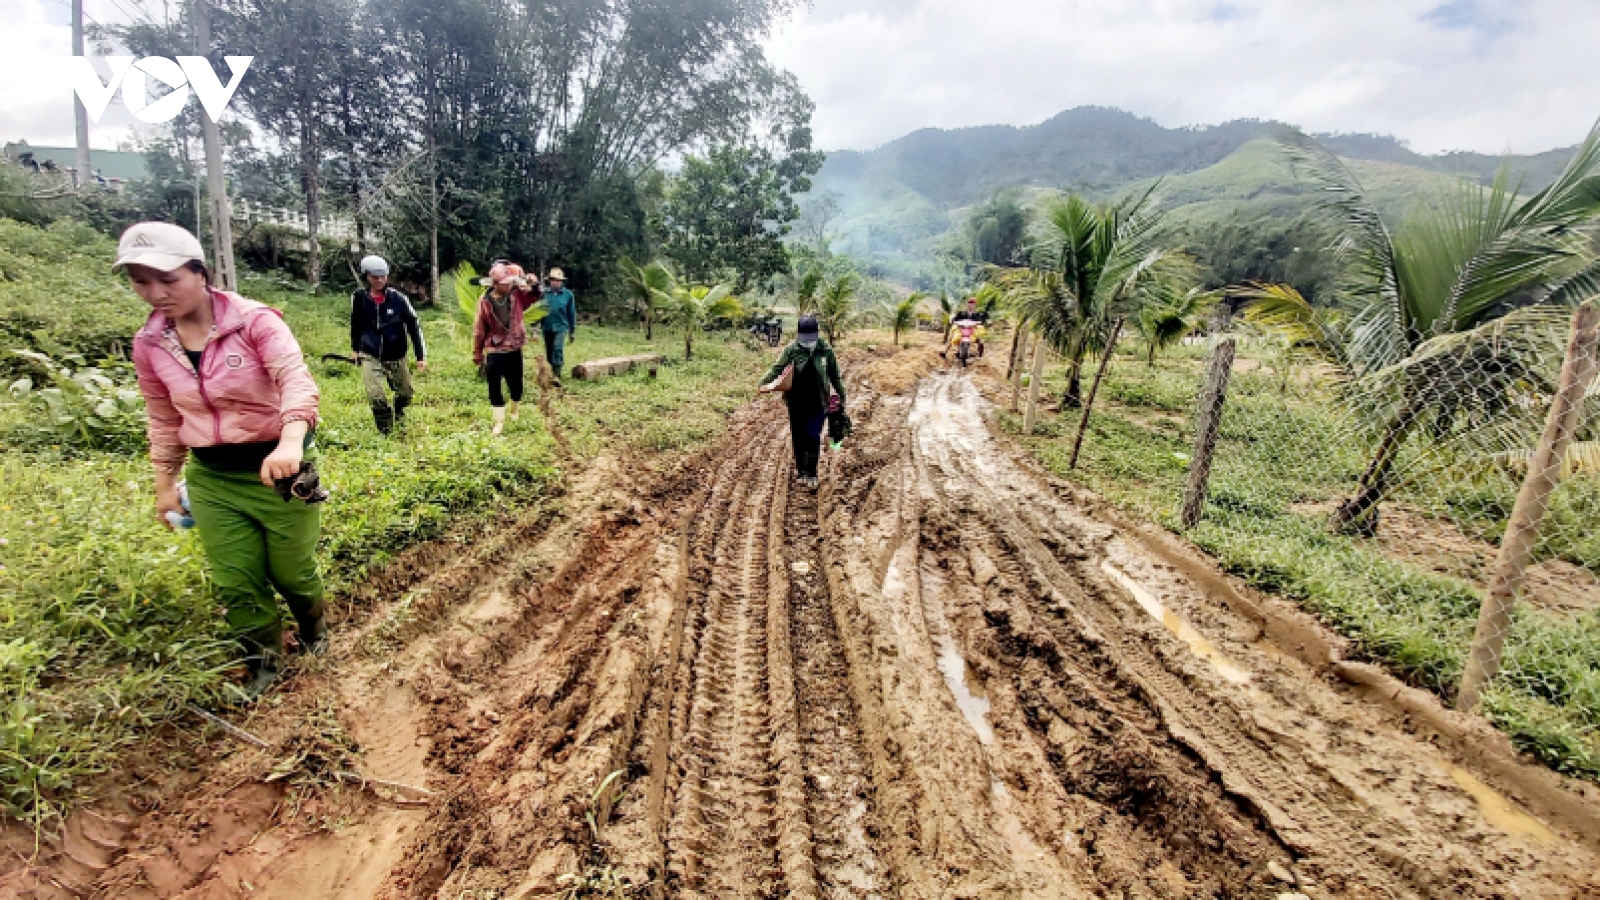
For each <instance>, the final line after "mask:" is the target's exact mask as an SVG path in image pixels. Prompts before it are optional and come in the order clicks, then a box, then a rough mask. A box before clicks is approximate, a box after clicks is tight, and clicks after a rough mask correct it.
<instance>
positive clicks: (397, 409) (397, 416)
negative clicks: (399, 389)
mask: <svg viewBox="0 0 1600 900" xmlns="http://www.w3.org/2000/svg"><path fill="white" fill-rule="evenodd" d="M410 405H411V401H410V400H409V399H408V400H402V399H400V398H399V397H396V398H395V399H394V424H395V425H396V426H398V425H400V424H401V423H402V422H404V421H405V418H406V407H408V406H410Z"/></svg>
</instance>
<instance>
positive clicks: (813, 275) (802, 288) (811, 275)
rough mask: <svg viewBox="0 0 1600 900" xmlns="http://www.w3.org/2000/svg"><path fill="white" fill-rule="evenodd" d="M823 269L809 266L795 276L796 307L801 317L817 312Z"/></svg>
mask: <svg viewBox="0 0 1600 900" xmlns="http://www.w3.org/2000/svg"><path fill="white" fill-rule="evenodd" d="M822 281H823V276H822V269H821V267H819V266H815V265H812V266H807V267H805V268H804V269H802V270H800V271H798V272H796V273H795V276H794V305H795V309H796V311H797V312H798V313H799V314H800V315H802V316H803V315H805V314H806V313H811V312H816V311H817V295H818V293H819V292H820V291H821V290H822Z"/></svg>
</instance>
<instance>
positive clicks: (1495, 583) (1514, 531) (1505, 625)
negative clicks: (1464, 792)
mask: <svg viewBox="0 0 1600 900" xmlns="http://www.w3.org/2000/svg"><path fill="white" fill-rule="evenodd" d="M1597 338H1600V307H1596V306H1595V305H1594V301H1592V300H1591V301H1590V302H1588V303H1585V304H1583V305H1582V306H1580V307H1578V308H1577V309H1576V310H1575V311H1574V312H1573V313H1572V333H1571V336H1570V337H1569V338H1568V339H1567V353H1566V357H1565V359H1564V360H1563V361H1562V363H1561V381H1560V383H1559V385H1558V387H1557V388H1556V395H1555V398H1554V399H1553V400H1551V402H1550V413H1549V415H1548V416H1547V417H1546V418H1545V424H1544V434H1543V435H1542V436H1541V437H1540V438H1539V446H1538V448H1537V449H1535V450H1534V453H1533V458H1532V459H1531V460H1529V461H1528V474H1527V476H1526V477H1525V478H1523V481H1522V489H1521V490H1520V491H1518V492H1517V502H1516V505H1515V506H1513V507H1512V508H1511V521H1510V522H1509V523H1507V525H1506V534H1505V537H1504V538H1502V539H1501V541H1500V552H1499V554H1498V555H1497V556H1496V557H1495V562H1494V571H1493V573H1492V574H1491V575H1490V576H1489V590H1488V592H1487V593H1486V594H1485V595H1484V598H1483V607H1482V608H1481V609H1480V610H1479V611H1478V627H1477V630H1476V631H1475V632H1474V633H1473V635H1472V652H1471V653H1470V654H1469V655H1468V657H1467V666H1466V670H1465V671H1464V672H1462V675H1461V689H1460V693H1458V694H1457V695H1456V709H1459V710H1462V711H1464V712H1471V711H1473V710H1475V709H1477V708H1478V701H1479V699H1480V697H1481V696H1482V693H1483V688H1484V686H1485V685H1487V684H1488V683H1489V682H1490V681H1491V680H1492V679H1493V678H1494V676H1495V674H1496V673H1498V672H1499V671H1500V654H1501V651H1502V650H1503V649H1504V647H1505V640H1506V632H1507V631H1508V630H1509V629H1510V627H1511V610H1512V607H1514V606H1515V605H1516V602H1517V595H1518V593H1520V592H1521V590H1522V582H1523V579H1524V578H1525V576H1526V575H1527V572H1528V563H1529V561H1530V560H1531V559H1532V557H1533V545H1534V542H1535V540H1537V539H1538V536H1539V522H1540V520H1541V519H1543V518H1544V514H1545V507H1546V501H1547V500H1548V499H1549V497H1550V492H1551V491H1553V490H1555V486H1556V483H1557V482H1558V481H1560V480H1561V470H1562V466H1563V464H1564V463H1565V457H1566V455H1567V445H1568V444H1570V443H1571V442H1572V433H1573V432H1574V431H1575V430H1577V426H1578V418H1579V414H1580V413H1581V412H1582V406H1583V397H1584V393H1585V392H1586V391H1587V390H1588V387H1589V382H1590V381H1592V380H1593V378H1594V374H1595V369H1596V359H1595V349H1596V340H1597Z"/></svg>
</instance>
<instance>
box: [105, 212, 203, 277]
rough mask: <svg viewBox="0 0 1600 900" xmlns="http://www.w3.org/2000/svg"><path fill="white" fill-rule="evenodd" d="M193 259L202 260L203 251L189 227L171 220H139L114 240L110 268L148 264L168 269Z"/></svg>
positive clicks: (159, 269)
mask: <svg viewBox="0 0 1600 900" xmlns="http://www.w3.org/2000/svg"><path fill="white" fill-rule="evenodd" d="M196 260H198V261H200V262H202V263H203V262H205V261H206V251H205V248H204V247H201V246H200V239H199V238H197V237H195V236H194V235H193V234H191V233H190V232H189V229H187V228H184V227H183V226H181V225H174V224H172V223H171V222H139V223H138V224H136V225H130V226H129V227H128V230H127V231H124V232H123V233H122V238H121V239H120V240H118V241H117V261H116V262H114V263H112V264H111V268H113V269H120V268H122V267H123V266H149V267H150V268H152V269H156V270H158V271H161V272H171V271H172V270H174V269H178V268H181V267H182V266H183V265H184V264H186V263H190V262H194V261H196Z"/></svg>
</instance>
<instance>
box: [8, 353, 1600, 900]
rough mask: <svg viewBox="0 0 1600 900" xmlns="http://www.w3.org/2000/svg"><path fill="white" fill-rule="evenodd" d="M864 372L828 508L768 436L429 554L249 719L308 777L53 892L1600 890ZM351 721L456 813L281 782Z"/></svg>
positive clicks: (739, 433)
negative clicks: (324, 729) (796, 479)
mask: <svg viewBox="0 0 1600 900" xmlns="http://www.w3.org/2000/svg"><path fill="white" fill-rule="evenodd" d="M894 365H899V366H901V370H897V371H895V372H891V371H890V368H892V366H894ZM856 368H857V371H856V372H855V373H854V374H855V377H854V378H853V380H854V381H855V382H856V384H857V389H856V391H855V392H854V396H853V397H852V406H853V411H854V412H855V414H856V417H857V426H858V431H857V435H856V437H855V438H853V439H852V441H851V446H850V447H849V448H847V449H846V450H844V451H842V452H837V453H830V454H827V456H826V459H825V462H824V470H823V486H822V489H821V490H820V491H819V492H816V493H811V492H808V491H804V490H802V489H800V488H799V487H797V486H796V485H795V484H794V483H793V481H792V478H791V477H790V475H789V468H788V450H787V431H786V428H785V425H784V423H783V422H782V421H781V416H780V415H779V413H778V411H776V410H775V409H774V408H773V407H770V406H767V407H760V408H752V409H750V410H746V411H743V412H741V413H740V414H739V415H737V416H736V417H735V420H734V422H733V423H732V429H731V433H730V434H729V436H728V437H727V438H726V439H725V440H724V441H723V442H722V443H721V444H720V445H719V446H718V448H716V449H715V450H714V451H713V452H710V453H707V454H705V455H704V456H702V457H699V458H697V459H696V460H693V461H691V462H689V463H687V464H685V465H684V466H683V467H681V468H680V469H678V470H676V471H674V472H672V473H670V474H667V475H664V476H662V477H660V478H658V479H656V483H655V484H654V485H653V486H652V487H649V488H646V489H637V490H636V489H630V488H627V487H624V486H623V485H624V484H625V482H626V481H627V479H625V478H623V477H621V472H620V471H619V469H618V467H617V466H615V465H612V466H609V467H608V466H606V465H601V466H599V467H598V468H596V469H594V470H591V472H590V473H589V474H588V475H587V476H586V479H587V481H586V483H585V484H582V485H579V486H578V487H577V488H576V489H575V491H574V497H575V498H581V500H582V503H581V504H580V505H581V506H582V507H583V508H582V509H580V510H579V511H578V512H576V513H574V514H573V515H571V516H570V517H567V518H562V519H556V520H553V521H552V520H548V519H545V518H541V517H540V516H539V515H537V514H533V513H530V514H529V516H528V517H527V519H526V520H525V521H524V522H523V523H521V524H520V525H519V526H517V527H516V528H514V529H511V530H510V531H508V532H506V533H504V534H502V535H501V536H500V538H499V539H498V540H495V541H488V542H484V543H482V544H480V545H477V546H476V549H473V550H471V551H463V552H460V553H456V554H445V555H443V556H439V557H429V556H424V557H421V558H419V559H417V560H413V562H414V563H415V565H414V567H413V568H412V569H411V570H409V571H410V573H411V574H410V576H409V578H410V580H409V581H408V582H406V583H405V584H403V585H400V586H399V587H402V588H404V590H403V591H401V590H397V591H396V593H397V594H398V595H401V596H402V598H401V599H398V600H394V601H392V602H389V603H387V604H379V605H377V606H375V607H374V608H373V610H372V611H371V613H370V614H369V615H368V616H367V617H366V618H365V619H364V620H363V621H362V622H361V623H359V624H357V623H352V625H351V627H348V628H345V629H342V630H341V633H340V636H339V640H338V643H337V645H336V647H335V650H334V652H333V654H332V657H331V659H330V660H329V664H328V665H327V667H326V669H325V670H324V671H321V672H311V673H306V674H304V675H302V676H301V677H300V678H299V679H298V680H297V682H296V687H295V689H294V690H293V691H292V692H291V693H290V694H289V695H288V696H286V697H285V699H284V700H283V702H282V703H281V704H280V705H279V706H277V707H275V708H273V709H267V710H263V711H261V712H259V713H258V714H257V716H256V718H255V719H254V720H253V721H252V722H251V723H248V724H249V725H250V727H252V728H254V729H256V730H257V731H258V732H259V733H260V734H261V735H262V736H263V737H264V738H265V739H266V740H268V741H269V742H270V743H272V744H273V745H274V749H273V750H271V751H259V750H255V749H251V748H239V749H229V750H226V751H221V750H219V753H221V754H222V756H221V758H220V759H219V760H216V761H214V763H213V764H212V765H213V767H212V770H211V773H210V774H209V775H207V776H206V777H205V778H204V779H203V780H202V782H201V783H200V784H199V785H198V786H196V787H193V788H191V789H190V790H188V791H187V793H185V794H184V795H182V796H178V797H174V798H172V799H171V800H170V802H168V803H166V804H164V805H163V806H162V807H160V808H158V809H156V810H154V811H152V812H148V813H145V814H143V815H142V816H138V817H125V818H123V819H110V818H108V819H107V822H102V823H100V824H97V825H95V826H94V828H91V829H90V830H91V831H92V832H93V835H91V836H92V837H93V838H94V839H93V840H92V841H85V840H81V839H80V840H77V841H76V844H75V845H74V846H76V848H77V849H76V850H75V851H74V849H73V846H68V847H67V848H66V849H65V850H63V851H62V852H60V853H58V854H56V855H55V856H54V857H52V859H53V861H54V863H53V865H54V868H53V869H51V871H50V872H49V874H50V877H51V879H53V880H50V879H46V880H40V879H38V878H35V881H34V885H35V886H34V887H33V888H31V890H32V891H33V892H34V894H35V895H37V896H52V897H54V896H71V895H78V896H89V895H98V896H116V897H124V896H127V897H243V896H249V897H258V898H259V897H273V898H277V897H282V898H305V897H317V898H333V897H338V898H367V897H385V898H449V900H468V898H481V900H489V898H495V900H504V898H521V897H536V896H547V895H564V896H612V895H615V896H634V895H637V896H652V895H653V896H658V897H685V898H689V897H694V898H729V900H732V898H778V897H797V898H829V900H833V898H874V897H876V898H930V900H931V898H941V897H1041V898H1058V897H1059V898H1080V897H1081V898H1091V897H1095V898H1099V897H1107V898H1152V900H1154V898H1214V897H1215V898H1276V897H1280V896H1282V895H1285V894H1288V895H1293V894H1296V893H1298V894H1301V895H1303V896H1306V897H1311V898H1375V900H1376V898H1383V900H1394V898H1452V900H1453V898H1469V897H1470V898H1477V897H1484V898H1487V897H1503V898H1567V897H1592V896H1597V895H1600V880H1596V874H1595V873H1596V857H1595V856H1594V855H1593V850H1592V848H1593V847H1594V841H1595V839H1596V835H1594V834H1588V835H1584V834H1579V833H1575V831H1574V829H1573V828H1572V827H1571V826H1570V823H1562V822H1551V821H1542V820H1541V818H1540V817H1538V816H1535V815H1531V814H1530V812H1529V810H1528V809H1525V808H1523V807H1522V806H1520V805H1519V804H1517V803H1514V802H1511V801H1508V800H1507V799H1505V798H1504V797H1502V796H1501V795H1500V794H1498V793H1496V792H1495V791H1493V790H1492V789H1490V788H1488V787H1487V786H1486V785H1485V784H1483V782H1482V781H1481V780H1480V779H1479V778H1478V777H1476V776H1474V775H1473V774H1472V772H1471V771H1469V769H1470V767H1468V768H1463V767H1460V766H1458V765H1457V764H1456V763H1455V762H1453V761H1452V758H1451V755H1450V753H1449V752H1448V749H1447V748H1441V747H1438V746H1435V745H1434V744H1432V743H1429V742H1428V741H1425V740H1421V739H1419V738H1418V737H1416V736H1413V735H1412V734H1410V733H1408V732H1407V731H1406V730H1404V729H1403V728H1402V727H1401V726H1400V724H1399V723H1398V722H1397V721H1396V720H1395V718H1394V717H1393V716H1392V715H1391V714H1390V713H1388V712H1385V711H1384V710H1382V709H1379V708H1375V707H1372V706H1369V705H1367V704H1366V703H1364V702H1363V701H1361V700H1360V699H1359V698H1358V697H1357V696H1356V695H1355V694H1354V693H1352V692H1350V691H1349V690H1348V689H1345V688H1341V687H1339V686H1337V685H1336V684H1335V683H1334V682H1333V681H1331V680H1330V679H1328V678H1326V677H1325V676H1322V675H1319V674H1318V673H1317V672H1315V671H1314V670H1313V669H1311V668H1309V667H1307V666H1306V665H1304V664H1302V663H1301V662H1299V661H1297V660H1296V659H1295V658H1292V654H1290V653H1287V652H1285V649H1284V648H1282V647H1280V646H1278V645H1277V644H1275V643H1274V642H1273V641H1271V640H1269V639H1268V638H1267V637H1265V633H1264V631H1263V629H1262V627H1261V623H1259V622H1255V621H1252V620H1250V619H1249V618H1248V617H1245V616H1241V615H1239V614H1238V613H1237V612H1236V611H1234V610H1232V609H1230V608H1229V607H1228V606H1227V605H1225V604H1223V603H1221V602H1219V601H1218V600H1217V598H1216V597H1215V596H1214V595H1213V592H1211V591H1209V590H1208V589H1207V588H1206V587H1205V585H1206V584H1209V583H1216V580H1217V579H1220V578H1221V576H1220V575H1218V574H1217V573H1215V572H1214V571H1210V572H1199V570H1195V569H1192V567H1191V568H1190V569H1186V568H1185V567H1184V566H1181V565H1176V566H1175V565H1173V564H1172V561H1171V559H1170V558H1169V557H1164V556H1162V555H1161V554H1160V553H1156V552H1153V551H1152V550H1151V549H1150V548H1149V546H1148V544H1147V543H1146V542H1143V541H1142V540H1141V538H1140V537H1139V536H1138V535H1136V534H1132V533H1129V532H1128V531H1126V530H1124V529H1121V528H1119V527H1118V526H1117V525H1116V524H1115V522H1114V520H1113V519H1111V518H1108V517H1107V516H1105V515H1103V514H1099V513H1097V512H1095V507H1094V506H1093V505H1092V504H1085V503H1083V502H1080V500H1081V498H1080V499H1074V496H1073V494H1072V492H1071V491H1070V490H1067V489H1066V488H1065V487H1064V486H1062V485H1059V484H1055V483H1053V482H1052V481H1051V480H1050V479H1048V478H1045V477H1043V476H1042V475H1041V474H1040V473H1039V472H1038V471H1037V470H1036V469H1034V468H1033V467H1032V466H1031V465H1030V464H1028V463H1026V462H1023V461H1021V460H1019V459H1018V458H1017V456H1016V455H1015V452H1014V450H1013V449H1012V448H1010V447H1009V446H1008V445H1007V443H1006V442H1005V441H1004V440H1003V439H1002V438H998V437H996V436H994V435H993V434H992V433H991V431H990V428H989V424H988V417H989V408H988V405H987V403H986V401H985V400H984V399H983V398H982V397H981V396H980V394H979V392H978V390H977V388H976V386H975V385H976V380H975V379H978V378H981V377H983V376H981V375H976V374H968V373H963V374H955V373H951V372H946V371H935V372H931V373H928V374H926V376H925V377H922V378H920V379H917V380H915V383H914V384H910V386H909V387H906V385H907V384H909V383H910V381H911V379H909V378H907V377H904V371H903V369H904V365H902V363H901V361H900V360H889V361H878V362H874V363H873V364H872V365H870V366H868V365H865V364H863V365H860V366H857V367H856ZM896 374H898V375H899V376H901V377H898V378H896V377H895V376H896ZM897 381H898V382H899V384H898V385H897V384H896V382H897ZM891 386H899V387H904V388H905V389H903V390H900V391H898V392H890V391H889V389H888V388H889V387H891ZM1197 573H1198V574H1197ZM316 708H325V709H330V710H332V713H333V714H334V715H335V716H336V718H337V720H338V722H339V723H340V724H341V726H342V727H343V728H344V729H346V730H347V731H348V733H349V734H350V735H351V736H352V737H353V739H354V740H355V742H356V743H357V744H358V745H359V747H360V749H361V753H360V756H359V761H358V762H359V765H360V766H362V767H363V771H365V772H367V773H368V774H372V775H375V776H378V777H383V778H387V779H391V780H396V781H401V782H405V783H408V784H412V785H417V786H424V785H425V786H426V787H427V788H428V789H430V790H432V791H435V792H437V797H435V798H434V799H433V800H432V802H430V803H427V804H426V805H414V801H415V800H416V797H415V796H413V797H411V798H409V801H408V798H406V797H399V796H395V795H393V794H385V793H384V792H383V791H375V792H374V791H367V792H362V791H359V790H355V789H353V788H352V789H347V790H345V791H342V792H334V791H329V790H327V789H317V790H313V791H306V792H302V793H290V794H285V793H284V791H283V788H282V787H281V786H280V784H278V783H274V784H271V785H263V784H260V783H259V777H260V775H261V773H263V772H266V771H270V769H271V766H272V765H273V761H274V759H275V758H277V757H280V756H281V754H282V752H283V748H285V747H286V746H289V744H288V742H289V741H290V739H291V737H292V736H293V734H294V732H293V730H292V726H293V723H295V722H297V721H303V718H302V717H303V716H304V715H305V714H306V711H307V710H308V709H316ZM612 773H620V774H618V775H616V776H615V777H613V778H609V779H608V776H609V775H611V774H612ZM374 794H379V795H384V799H379V798H377V797H375V796H374ZM1534 811H1535V812H1537V810H1534ZM1545 818H1546V819H1548V818H1549V817H1548V816H1546V817H1545ZM108 822H109V823H110V824H107V823H108ZM82 831H83V827H82V826H79V832H80V836H81V832H82ZM596 832H598V839H596ZM68 843H69V845H72V844H73V842H70V841H69V842H68ZM12 883H13V884H20V882H12ZM3 884H5V882H0V885H3ZM607 890H611V891H613V893H612V894H607V893H606V891H607ZM52 892H54V893H52Z"/></svg>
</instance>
